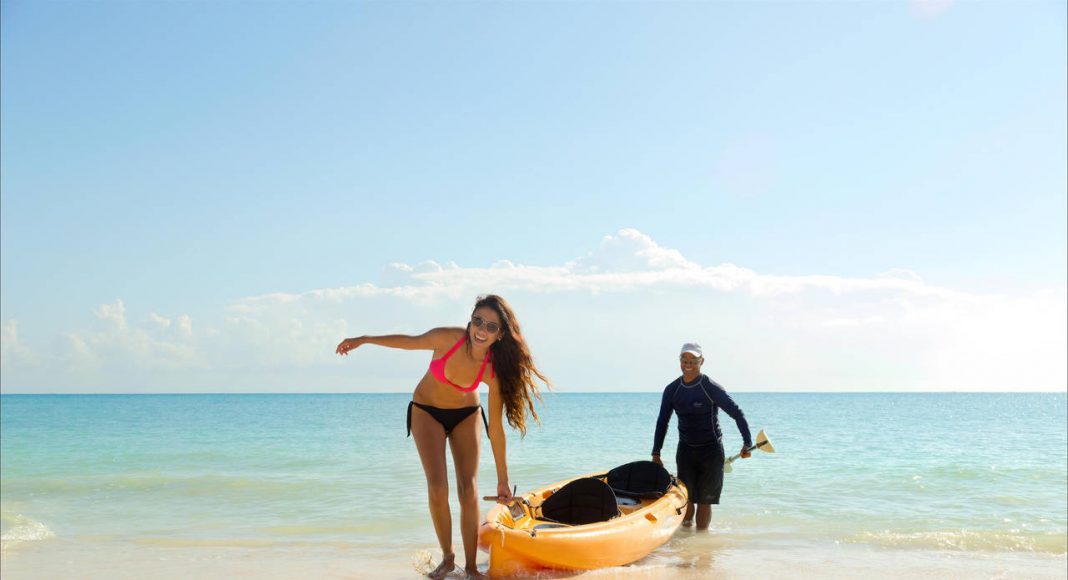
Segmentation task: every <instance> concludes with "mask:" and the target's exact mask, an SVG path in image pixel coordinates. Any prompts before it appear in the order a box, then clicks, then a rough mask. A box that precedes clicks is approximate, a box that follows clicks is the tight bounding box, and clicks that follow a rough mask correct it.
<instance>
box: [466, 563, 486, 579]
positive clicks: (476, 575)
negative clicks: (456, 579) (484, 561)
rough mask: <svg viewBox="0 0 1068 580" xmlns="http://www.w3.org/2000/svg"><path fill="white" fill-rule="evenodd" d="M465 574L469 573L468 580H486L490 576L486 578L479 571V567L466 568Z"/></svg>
mask: <svg viewBox="0 0 1068 580" xmlns="http://www.w3.org/2000/svg"><path fill="white" fill-rule="evenodd" d="M464 572H467V578H468V580H486V579H487V578H489V576H486V575H485V574H483V573H482V572H479V571H478V566H470V567H467V568H464Z"/></svg>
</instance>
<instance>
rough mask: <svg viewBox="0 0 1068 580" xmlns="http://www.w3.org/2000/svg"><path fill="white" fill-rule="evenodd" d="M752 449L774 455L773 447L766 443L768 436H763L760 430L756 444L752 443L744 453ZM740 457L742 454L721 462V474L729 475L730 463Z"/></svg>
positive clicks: (768, 442)
mask: <svg viewBox="0 0 1068 580" xmlns="http://www.w3.org/2000/svg"><path fill="white" fill-rule="evenodd" d="M754 449H759V450H761V451H763V452H765V453H775V447H773V446H772V445H771V441H768V436H767V435H765V434H764V430H763V429H761V430H760V433H757V438H756V443H754V444H753V445H752V446H751V447H749V449H746V451H752V450H754ZM741 456H742V454H741V453H739V454H738V455H735V456H733V457H731V458H729V459H727V461H724V462H723V473H730V472H731V463H734V460H735V459H738V458H739V457H741Z"/></svg>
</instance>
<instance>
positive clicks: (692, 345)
mask: <svg viewBox="0 0 1068 580" xmlns="http://www.w3.org/2000/svg"><path fill="white" fill-rule="evenodd" d="M686 353H690V354H692V355H694V356H695V357H697V358H702V357H704V355H703V354H701V345H699V344H697V343H696V342H687V343H686V344H684V345H682V351H681V352H679V356H682V355H684V354H686Z"/></svg>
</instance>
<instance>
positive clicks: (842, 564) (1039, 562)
mask: <svg viewBox="0 0 1068 580" xmlns="http://www.w3.org/2000/svg"><path fill="white" fill-rule="evenodd" d="M33 544H35V545H23V546H19V547H18V549H17V551H15V550H11V551H9V553H8V554H7V556H6V557H5V558H4V561H3V563H2V569H3V576H4V578H5V580H12V579H22V578H49V579H51V578H85V579H115V578H159V579H169V578H175V579H177V578H183V579H184V578H190V577H194V578H238V577H240V578H263V579H268V580H275V579H282V578H338V579H342V578H345V579H382V580H394V579H396V580H401V579H404V580H407V579H417V578H422V577H425V576H424V574H425V572H426V571H428V570H430V569H431V567H432V562H436V561H437V559H438V558H439V556H440V554H439V553H438V551H437V550H436V549H431V548H430V547H429V546H428V547H427V549H424V550H416V551H414V552H410V553H409V552H404V551H402V550H396V549H393V550H389V549H387V550H383V552H382V553H380V554H377V555H373V556H372V555H368V554H366V553H358V552H355V551H353V550H352V549H351V548H347V547H346V546H344V545H338V546H332V547H330V546H322V545H315V546H300V545H291V546H278V545H274V546H253V545H245V546H242V545H235V544H229V545H225V546H212V545H210V542H206V543H203V544H202V545H198V546H177V545H175V546H160V545H156V546H153V545H129V544H125V545H123V544H116V543H105V544H101V543H97V542H77V541H46V542H34V543H33ZM12 552H14V553H12ZM360 552H363V550H360ZM461 557H462V556H461ZM478 562H479V565H480V568H482V569H485V567H486V565H487V555H486V554H485V553H482V552H480V553H479V557H478ZM1065 565H1066V558H1065V556H1064V555H1063V554H1061V555H1054V554H1038V553H1030V552H965V551H938V550H886V549H874V548H871V547H869V546H863V545H834V544H831V545H820V544H815V543H813V544H805V543H803V542H797V541H793V542H790V543H789V544H787V543H784V544H782V545H779V546H776V545H774V544H771V543H763V544H762V545H761V546H759V547H748V546H739V545H724V542H722V540H721V539H720V538H717V537H716V536H715V535H714V534H703V535H702V534H698V533H693V532H688V531H680V532H679V533H678V534H677V535H676V537H675V538H673V539H672V540H671V541H670V542H668V544H666V545H665V546H664V547H662V548H661V549H659V550H657V551H656V552H654V553H653V554H652V555H651V556H649V557H647V558H645V559H644V560H641V561H639V562H636V563H635V564H632V565H630V566H624V567H618V568H608V569H601V570H593V571H587V572H575V573H571V572H544V573H539V574H537V575H535V576H534V577H536V578H543V579H564V578H588V579H590V580H614V579H619V580H654V579H656V580H663V579H674V578H681V579H687V580H689V579H693V580H697V579H706V580H728V579H746V578H797V579H838V578H841V579H846V578H850V579H852V578H863V579H864V580H883V579H885V580H890V579H895V580H896V579H899V578H909V579H910V580H925V579H943V578H953V579H991V578H1004V579H1013V580H1017V579H1020V580H1030V579H1035V580H1038V579H1059V578H1068V571H1066V568H1065ZM450 577H456V578H460V577H462V575H461V574H460V573H459V571H457V572H456V573H454V574H453V575H452V576H450Z"/></svg>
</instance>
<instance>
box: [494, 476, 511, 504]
mask: <svg viewBox="0 0 1068 580" xmlns="http://www.w3.org/2000/svg"><path fill="white" fill-rule="evenodd" d="M510 501H512V490H511V489H509V488H508V482H507V481H506V482H504V483H498V484H497V503H508V502H510Z"/></svg>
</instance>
